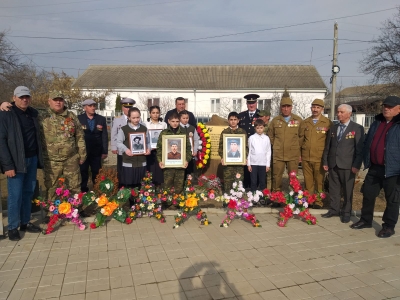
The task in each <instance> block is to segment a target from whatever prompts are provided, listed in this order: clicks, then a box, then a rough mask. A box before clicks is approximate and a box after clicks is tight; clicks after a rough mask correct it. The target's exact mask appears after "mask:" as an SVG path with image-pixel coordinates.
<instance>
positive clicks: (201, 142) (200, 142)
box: [199, 140, 203, 149]
mask: <svg viewBox="0 0 400 300" xmlns="http://www.w3.org/2000/svg"><path fill="white" fill-rule="evenodd" d="M202 144H203V141H201V140H200V141H199V145H200V146H201V145H202ZM199 149H201V147H199Z"/></svg>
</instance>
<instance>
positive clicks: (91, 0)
mask: <svg viewBox="0 0 400 300" xmlns="http://www.w3.org/2000/svg"><path fill="white" fill-rule="evenodd" d="M85 2H99V0H86V1H84V0H82V1H73V2H58V3H50V4H35V5H21V6H1V7H0V8H20V7H39V6H55V5H57V6H58V5H62V4H75V3H85Z"/></svg>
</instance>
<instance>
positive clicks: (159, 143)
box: [157, 125, 192, 162]
mask: <svg viewBox="0 0 400 300" xmlns="http://www.w3.org/2000/svg"><path fill="white" fill-rule="evenodd" d="M182 129H183V128H181V127H180V126H179V127H178V130H177V131H176V133H174V132H173V131H172V130H171V127H169V125H168V128H167V129H164V130H163V131H161V133H160V135H159V136H158V141H157V160H158V162H162V156H163V150H164V151H166V150H165V149H163V146H167V147H168V145H163V143H162V142H163V136H164V135H185V137H186V161H187V162H189V161H191V160H192V147H191V146H190V141H189V137H188V136H187V135H186V132H185V131H183V130H182ZM167 150H168V149H167ZM167 152H169V150H168V151H167Z"/></svg>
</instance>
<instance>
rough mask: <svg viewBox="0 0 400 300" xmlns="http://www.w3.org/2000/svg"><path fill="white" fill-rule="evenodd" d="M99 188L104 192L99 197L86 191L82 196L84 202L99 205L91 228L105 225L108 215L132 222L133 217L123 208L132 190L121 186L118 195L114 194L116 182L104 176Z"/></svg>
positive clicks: (118, 219) (127, 222)
mask: <svg viewBox="0 0 400 300" xmlns="http://www.w3.org/2000/svg"><path fill="white" fill-rule="evenodd" d="M99 188H100V191H101V192H102V194H101V195H100V196H99V197H96V195H95V194H94V192H88V193H85V194H83V197H82V199H83V204H85V205H91V204H94V203H95V204H96V205H97V208H96V210H97V212H96V215H95V219H94V221H93V222H92V223H91V224H90V228H91V229H95V228H97V227H99V226H103V225H104V224H105V222H106V220H107V218H108V217H112V218H114V219H115V220H117V221H119V222H121V223H126V224H130V223H132V219H131V218H129V216H128V214H127V212H126V211H125V210H124V208H123V205H124V204H125V202H126V201H127V200H128V199H129V196H130V194H131V190H130V189H126V188H121V189H120V190H119V191H118V192H117V194H116V195H113V190H114V183H113V182H112V181H111V180H110V179H108V178H105V177H104V176H102V177H101V182H100V184H99Z"/></svg>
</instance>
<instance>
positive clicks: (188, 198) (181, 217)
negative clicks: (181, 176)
mask: <svg viewBox="0 0 400 300" xmlns="http://www.w3.org/2000/svg"><path fill="white" fill-rule="evenodd" d="M199 201H200V197H199V196H198V195H197V194H196V192H195V190H194V187H193V185H192V175H188V176H187V180H186V182H185V187H184V194H183V195H181V194H174V195H173V199H172V204H175V205H178V207H179V212H178V213H177V214H176V215H175V224H174V226H173V228H178V227H179V226H181V225H183V223H184V222H185V221H186V219H187V218H188V217H189V215H190V214H196V218H197V220H199V221H200V224H201V225H205V226H207V225H208V224H211V222H210V221H209V220H208V218H207V214H206V213H205V212H204V211H202V210H201V208H200V206H199Z"/></svg>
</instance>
